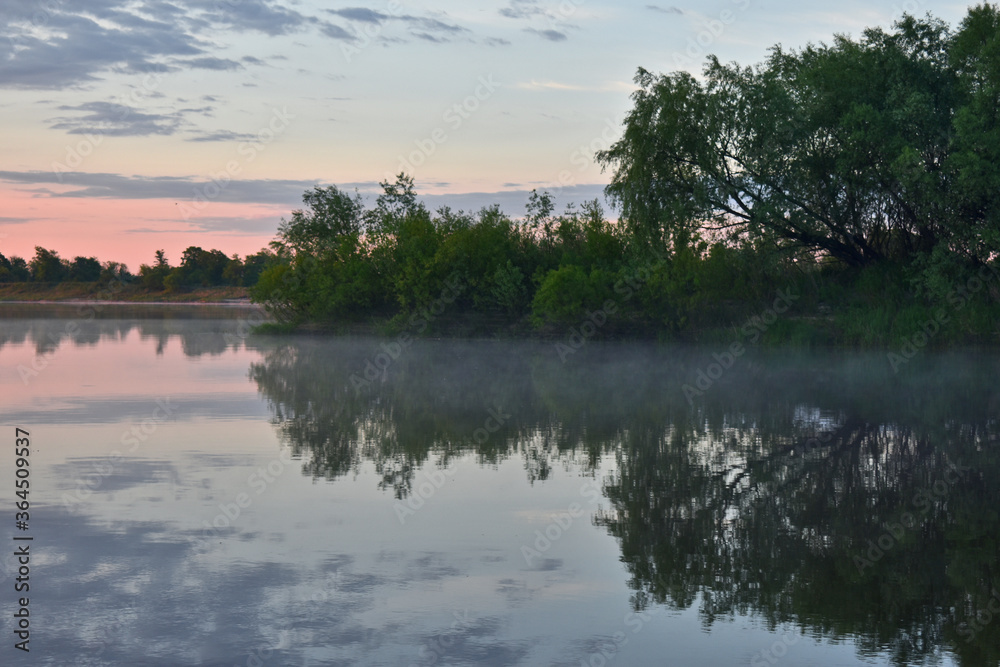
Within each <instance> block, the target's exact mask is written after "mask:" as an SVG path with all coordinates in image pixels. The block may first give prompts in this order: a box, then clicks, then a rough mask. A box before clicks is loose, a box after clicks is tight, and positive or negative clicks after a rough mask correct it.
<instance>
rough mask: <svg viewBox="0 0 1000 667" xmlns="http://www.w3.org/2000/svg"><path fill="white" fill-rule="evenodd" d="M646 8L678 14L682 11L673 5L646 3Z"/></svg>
mask: <svg viewBox="0 0 1000 667" xmlns="http://www.w3.org/2000/svg"><path fill="white" fill-rule="evenodd" d="M646 9H648V10H650V11H654V12H660V13H661V14H674V15H679V14H683V13H684V10H682V9H678V8H677V7H674V6H673V5H671V6H670V7H660V6H659V5H646Z"/></svg>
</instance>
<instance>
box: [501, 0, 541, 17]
mask: <svg viewBox="0 0 1000 667" xmlns="http://www.w3.org/2000/svg"><path fill="white" fill-rule="evenodd" d="M499 13H500V16H504V17H506V18H509V19H526V18H532V17H534V16H545V15H546V11H545V10H544V9H542V8H541V7H539V6H538V2H537V0H511V3H510V4H509V5H508V6H507V7H504V8H503V9H500V10H499Z"/></svg>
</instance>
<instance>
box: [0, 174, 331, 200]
mask: <svg viewBox="0 0 1000 667" xmlns="http://www.w3.org/2000/svg"><path fill="white" fill-rule="evenodd" d="M0 181H7V182H10V183H22V184H28V185H55V184H59V185H60V186H61V187H62V188H65V187H67V186H68V187H69V188H71V189H69V190H60V191H56V190H53V189H51V188H45V187H41V188H34V189H33V190H31V191H33V192H36V193H37V194H38V195H39V196H41V197H45V198H65V197H73V198H96V199H174V200H176V201H178V202H182V201H188V200H191V199H192V198H193V197H195V196H197V195H198V194H199V193H202V192H204V191H205V187H206V186H207V185H209V184H210V183H211V181H207V180H205V179H198V178H192V177H179V176H149V177H147V176H123V175H121V174H108V173H95V174H90V173H85V172H61V173H59V174H55V173H53V172H49V171H0ZM315 185H317V182H316V181H314V180H313V181H301V180H287V179H251V180H232V181H229V182H228V183H227V184H226V187H224V188H216V189H218V190H219V194H218V195H217V196H216V197H215V201H220V202H237V203H264V204H279V205H284V206H289V207H292V206H295V205H296V204H297V203H298V202H300V201H301V199H302V193H303V192H305V191H306V190H308V189H310V188H312V187H314V186H315Z"/></svg>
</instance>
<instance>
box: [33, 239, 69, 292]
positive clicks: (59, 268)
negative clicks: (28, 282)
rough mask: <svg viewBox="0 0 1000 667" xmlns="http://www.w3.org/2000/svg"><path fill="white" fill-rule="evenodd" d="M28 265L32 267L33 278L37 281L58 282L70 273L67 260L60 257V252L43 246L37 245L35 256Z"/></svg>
mask: <svg viewBox="0 0 1000 667" xmlns="http://www.w3.org/2000/svg"><path fill="white" fill-rule="evenodd" d="M28 266H29V267H30V269H31V279H32V280H34V281H35V282H41V283H58V282H62V281H63V280H65V279H66V278H67V277H68V275H69V267H68V266H67V262H65V261H64V260H62V259H60V258H59V253H57V252H56V251H55V250H46V249H45V248H43V247H41V246H35V256H34V258H32V260H31V261H30V262H29V263H28Z"/></svg>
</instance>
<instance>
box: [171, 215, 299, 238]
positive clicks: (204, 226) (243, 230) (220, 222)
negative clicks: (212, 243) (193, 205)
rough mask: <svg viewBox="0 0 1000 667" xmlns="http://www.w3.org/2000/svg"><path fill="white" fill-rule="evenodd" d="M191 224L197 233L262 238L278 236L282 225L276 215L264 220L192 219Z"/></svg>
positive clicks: (240, 218)
mask: <svg viewBox="0 0 1000 667" xmlns="http://www.w3.org/2000/svg"><path fill="white" fill-rule="evenodd" d="M189 224H191V225H193V227H194V229H192V230H191V231H194V232H197V233H206V234H207V233H214V234H218V233H220V232H223V233H235V234H246V235H249V236H260V235H261V234H276V233H277V231H278V225H279V224H281V216H278V215H275V216H268V217H263V218H247V217H243V216H231V217H222V216H216V217H205V218H192V219H191V220H190V221H189Z"/></svg>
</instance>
